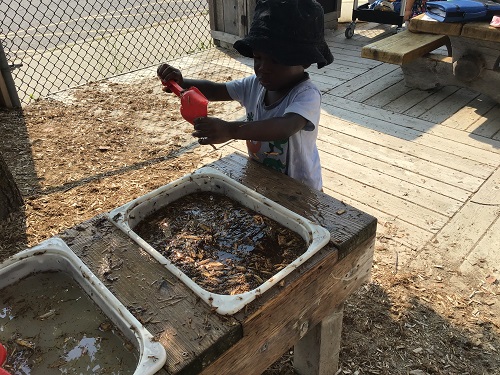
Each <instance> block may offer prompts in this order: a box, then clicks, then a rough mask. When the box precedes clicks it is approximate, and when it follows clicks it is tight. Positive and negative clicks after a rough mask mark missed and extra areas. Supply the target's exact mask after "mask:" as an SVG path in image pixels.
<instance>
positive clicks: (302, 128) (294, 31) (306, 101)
mask: <svg viewBox="0 0 500 375" xmlns="http://www.w3.org/2000/svg"><path fill="white" fill-rule="evenodd" d="M323 18H324V14H323V8H322V7H321V5H320V4H319V3H317V2H316V1H314V0H258V1H257V5H256V8H255V14H254V19H253V22H252V25H251V27H250V31H249V33H248V35H247V36H246V37H244V38H243V39H241V40H238V41H237V42H236V43H234V48H235V49H236V50H237V51H238V52H239V53H241V54H242V55H243V56H246V57H252V58H253V60H254V71H255V74H254V75H252V76H250V77H246V78H243V79H239V80H234V81H231V82H227V83H215V82H211V81H206V80H194V79H184V78H183V76H182V74H181V72H180V71H179V70H178V69H175V68H174V67H172V66H170V65H168V64H162V65H160V66H159V67H158V77H159V78H160V79H161V80H162V81H167V80H171V79H173V80H175V81H176V82H177V83H178V84H179V85H181V86H182V87H184V88H188V87H191V86H195V87H197V88H198V89H199V90H200V91H201V92H202V93H203V94H204V95H205V96H206V97H207V98H208V100H210V101H222V100H237V101H238V102H240V103H241V104H242V105H243V106H244V107H245V109H246V114H247V116H246V117H247V119H246V121H232V122H227V121H224V120H221V119H218V118H213V117H203V118H198V119H196V120H195V126H194V129H195V130H194V132H193V136H195V137H198V138H199V142H200V143H201V144H216V143H224V142H227V141H229V140H231V139H242V140H246V141H247V147H248V153H249V156H250V157H251V158H253V159H255V160H258V161H259V162H261V163H263V164H264V165H266V166H269V167H271V168H273V169H276V170H278V171H280V172H282V173H285V174H287V175H289V176H290V177H293V178H295V179H297V180H299V181H301V182H302V183H304V184H306V185H308V186H310V187H312V188H314V189H317V190H321V189H322V179H321V165H320V160H319V154H318V149H317V147H316V138H317V135H318V124H319V117H320V105H321V93H320V91H319V90H318V89H317V88H316V86H315V85H314V84H313V83H312V82H311V80H310V79H309V75H308V74H307V73H306V72H305V69H307V68H308V67H309V66H310V65H311V64H313V63H316V64H317V65H318V68H321V67H323V66H325V65H328V64H330V63H331V62H332V61H333V56H332V54H331V52H330V49H329V48H328V46H327V44H326V42H325V40H324V23H323V22H324V21H323ZM164 91H169V90H168V89H166V88H164Z"/></svg>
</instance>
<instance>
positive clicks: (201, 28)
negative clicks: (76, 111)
mask: <svg viewBox="0 0 500 375" xmlns="http://www.w3.org/2000/svg"><path fill="white" fill-rule="evenodd" d="M0 8H1V9H0V11H1V14H2V17H3V19H2V28H1V33H0V42H1V47H3V53H2V49H0V55H3V56H0V64H2V65H6V66H2V67H1V68H2V70H4V69H9V70H10V71H11V74H12V77H13V80H14V84H15V87H16V90H17V94H18V97H19V101H20V103H21V104H23V105H24V104H27V103H29V102H30V101H32V100H36V99H38V98H40V97H43V96H46V95H48V94H52V93H55V92H58V91H62V90H66V89H68V88H70V87H75V86H79V85H82V84H85V83H88V82H90V81H97V80H101V79H104V78H109V77H112V76H116V75H120V74H123V73H128V72H132V71H135V70H139V69H143V68H146V67H151V66H153V65H157V64H159V63H160V62H163V61H167V60H171V59H173V58H175V57H179V56H184V55H189V54H192V53H195V52H199V51H202V50H205V49H207V48H211V47H213V42H212V39H211V37H210V21H209V9H208V2H207V1H206V0H182V1H177V0H148V1H146V0H144V1H141V0H122V1H117V0H90V1H76V0H40V1H30V0H2V2H1V3H0Z"/></svg>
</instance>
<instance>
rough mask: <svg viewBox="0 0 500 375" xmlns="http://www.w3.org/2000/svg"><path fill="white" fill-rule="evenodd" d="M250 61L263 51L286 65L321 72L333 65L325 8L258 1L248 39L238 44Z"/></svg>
mask: <svg viewBox="0 0 500 375" xmlns="http://www.w3.org/2000/svg"><path fill="white" fill-rule="evenodd" d="M234 48H235V49H236V50H237V51H238V52H239V53H241V54H242V55H243V56H246V57H253V50H254V49H255V50H258V51H262V52H264V53H267V54H269V55H271V56H273V58H275V59H276V60H277V61H278V62H279V63H281V64H283V65H290V66H291V65H310V64H314V63H317V64H318V68H322V67H323V66H325V65H328V64H330V63H331V62H332V61H333V56H332V53H331V52H330V49H329V48H328V45H327V44H326V42H325V33H324V13H323V7H322V6H321V5H320V4H319V3H318V2H316V1H314V0H257V5H256V7H255V13H254V17H253V21H252V25H251V26H250V31H249V33H248V35H247V36H245V37H244V38H243V39H240V40H238V41H236V43H234Z"/></svg>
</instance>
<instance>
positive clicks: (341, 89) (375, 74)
mask: <svg viewBox="0 0 500 375" xmlns="http://www.w3.org/2000/svg"><path fill="white" fill-rule="evenodd" d="M395 70H399V67H398V66H397V65H391V64H381V65H379V66H376V67H375V68H373V69H371V70H370V71H368V72H366V73H364V74H361V75H359V76H357V77H355V78H353V79H351V80H349V81H347V82H345V83H343V84H342V85H340V86H337V87H336V88H335V90H332V92H331V94H332V95H335V96H339V97H346V96H347V95H349V94H351V93H353V92H354V91H356V90H363V88H364V87H365V86H366V85H368V84H370V83H372V82H373V81H374V80H376V79H379V78H380V77H383V76H385V75H387V74H390V73H391V72H394V71H395Z"/></svg>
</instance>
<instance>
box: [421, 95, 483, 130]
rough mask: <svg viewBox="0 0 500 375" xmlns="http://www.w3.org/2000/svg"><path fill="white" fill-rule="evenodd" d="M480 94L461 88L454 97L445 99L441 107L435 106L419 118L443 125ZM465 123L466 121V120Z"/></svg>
mask: <svg viewBox="0 0 500 375" xmlns="http://www.w3.org/2000/svg"><path fill="white" fill-rule="evenodd" d="M478 96H479V93H478V92H476V91H472V90H470V89H467V88H461V89H459V90H457V91H455V92H454V93H453V95H451V96H449V97H447V98H445V99H444V100H443V101H442V102H441V103H440V105H439V106H434V107H432V108H431V109H429V110H428V111H427V112H425V113H423V114H421V115H420V116H419V118H421V119H422V120H426V121H432V122H435V123H442V122H444V121H446V120H447V119H449V118H450V117H452V116H454V115H455V114H456V112H458V111H459V110H460V109H461V108H463V107H464V106H466V105H467V104H469V103H470V102H471V101H473V100H474V99H475V98H477V97H478ZM464 121H465V119H464Z"/></svg>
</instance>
